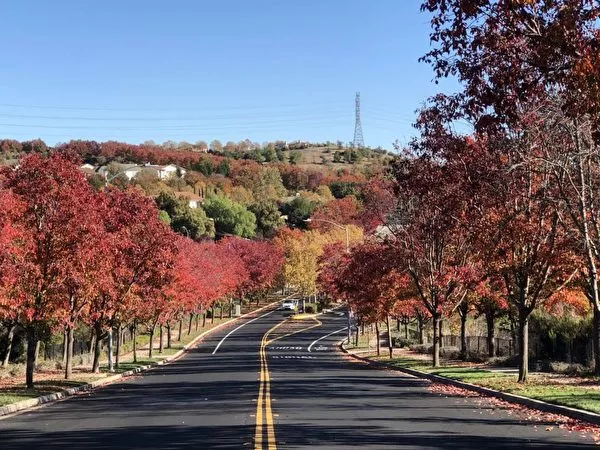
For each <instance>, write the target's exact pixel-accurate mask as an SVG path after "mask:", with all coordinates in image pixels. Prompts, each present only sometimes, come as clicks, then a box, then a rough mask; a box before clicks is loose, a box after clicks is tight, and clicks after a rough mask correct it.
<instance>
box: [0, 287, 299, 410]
mask: <svg viewBox="0 0 600 450" xmlns="http://www.w3.org/2000/svg"><path fill="white" fill-rule="evenodd" d="M292 295H293V294H292ZM279 303H281V300H277V301H275V302H271V303H269V304H268V305H265V306H263V307H261V308H258V309H255V310H254V311H251V312H249V313H246V314H242V315H241V316H239V317H234V318H232V319H231V320H228V321H226V322H223V323H220V324H218V325H216V326H214V327H213V328H211V329H210V330H206V331H204V332H203V333H200V334H199V335H198V336H196V337H195V338H194V339H192V340H191V341H190V342H189V343H188V344H186V345H184V347H183V348H182V349H181V350H179V351H178V352H177V353H175V354H173V355H170V356H167V357H166V358H165V359H163V360H161V361H157V362H155V363H153V364H148V365H146V366H140V367H136V368H135V369H132V370H128V371H126V372H123V373H120V374H117V375H113V376H110V377H106V378H102V379H100V380H96V381H92V382H91V383H88V384H84V385H82V386H77V387H72V388H68V389H65V390H63V391H60V392H54V393H52V394H48V395H43V396H41V397H37V398H30V399H27V400H21V401H20V402H15V403H11V404H9V405H5V406H2V407H0V420H1V419H2V418H3V416H7V415H9V414H14V413H16V412H20V411H23V410H26V409H30V408H34V407H36V406H42V405H46V404H48V403H54V402H56V401H58V400H63V399H65V398H68V397H72V396H74V395H75V394H79V393H82V392H88V391H91V390H94V389H96V388H99V387H102V386H105V385H107V384H110V383H112V382H114V381H117V380H120V379H122V378H127V377H130V376H132V375H136V374H138V373H140V372H145V371H147V370H149V369H154V368H156V367H158V366H163V365H165V364H168V363H170V362H172V361H175V360H177V359H179V358H180V357H181V356H183V355H184V354H185V353H187V351H188V350H189V349H190V348H191V347H194V346H195V345H196V344H197V343H198V341H200V340H202V338H204V337H206V335H208V334H210V333H212V332H213V331H216V330H218V329H220V328H223V327H224V326H225V325H230V324H232V323H234V322H237V321H238V320H240V319H244V318H246V317H248V316H249V315H251V314H255V313H257V312H260V311H262V310H265V309H267V308H270V307H272V306H273V305H276V304H279Z"/></svg>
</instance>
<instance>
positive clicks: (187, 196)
mask: <svg viewBox="0 0 600 450" xmlns="http://www.w3.org/2000/svg"><path fill="white" fill-rule="evenodd" d="M175 195H176V196H177V198H178V199H181V200H186V201H187V203H188V206H189V207H190V208H192V209H196V208H198V207H199V206H200V205H201V204H202V202H203V201H204V198H202V197H201V196H200V195H198V194H194V193H193V192H175Z"/></svg>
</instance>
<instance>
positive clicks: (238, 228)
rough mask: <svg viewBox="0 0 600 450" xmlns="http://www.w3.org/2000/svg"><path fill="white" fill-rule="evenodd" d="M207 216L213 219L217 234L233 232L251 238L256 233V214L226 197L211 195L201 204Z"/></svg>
mask: <svg viewBox="0 0 600 450" xmlns="http://www.w3.org/2000/svg"><path fill="white" fill-rule="evenodd" d="M202 206H203V208H204V210H205V211H206V214H207V215H208V217H211V218H212V219H214V221H215V228H216V231H217V234H234V235H236V236H241V237H246V238H251V237H253V236H254V235H255V234H256V216H255V215H254V214H253V213H252V212H250V211H248V209H247V208H246V207H245V206H243V205H241V204H239V203H236V202H234V201H232V200H230V199H228V198H227V197H222V196H218V195H215V196H212V197H209V198H207V199H206V200H205V201H204V204H203V205H202Z"/></svg>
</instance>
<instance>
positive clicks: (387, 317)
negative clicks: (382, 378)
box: [385, 315, 394, 359]
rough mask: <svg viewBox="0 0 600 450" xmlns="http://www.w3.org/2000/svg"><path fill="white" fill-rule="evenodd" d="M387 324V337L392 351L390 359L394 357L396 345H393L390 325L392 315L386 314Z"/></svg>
mask: <svg viewBox="0 0 600 450" xmlns="http://www.w3.org/2000/svg"><path fill="white" fill-rule="evenodd" d="M385 325H386V327H387V339H388V350H389V352H390V359H392V358H393V357H394V346H393V345H392V329H391V327H390V316H389V315H388V316H385Z"/></svg>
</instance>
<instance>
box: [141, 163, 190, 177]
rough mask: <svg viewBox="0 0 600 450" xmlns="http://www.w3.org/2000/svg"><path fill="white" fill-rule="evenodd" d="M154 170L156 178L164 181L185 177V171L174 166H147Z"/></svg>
mask: <svg viewBox="0 0 600 450" xmlns="http://www.w3.org/2000/svg"><path fill="white" fill-rule="evenodd" d="M148 167H151V168H153V169H155V170H156V172H157V175H158V178H160V179H161V180H166V179H169V178H173V177H178V178H183V177H184V176H185V172H186V171H185V169H184V168H182V167H179V166H176V165H175V164H168V165H166V166H148Z"/></svg>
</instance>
